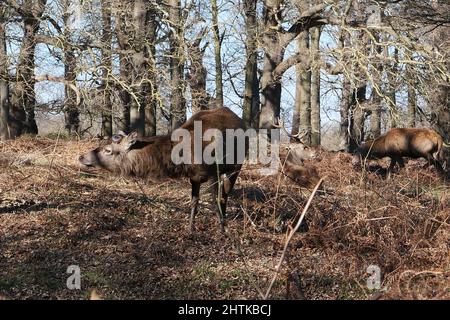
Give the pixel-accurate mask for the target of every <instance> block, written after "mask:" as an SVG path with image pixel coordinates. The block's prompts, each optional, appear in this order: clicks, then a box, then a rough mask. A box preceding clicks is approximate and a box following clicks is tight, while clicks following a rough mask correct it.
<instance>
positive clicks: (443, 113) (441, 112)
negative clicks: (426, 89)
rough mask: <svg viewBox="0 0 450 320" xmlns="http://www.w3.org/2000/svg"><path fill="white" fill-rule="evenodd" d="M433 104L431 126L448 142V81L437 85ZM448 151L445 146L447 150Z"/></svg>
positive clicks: (449, 138)
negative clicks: (434, 106)
mask: <svg viewBox="0 0 450 320" xmlns="http://www.w3.org/2000/svg"><path fill="white" fill-rule="evenodd" d="M435 105H436V108H435V109H434V110H435V111H434V110H433V112H432V116H433V118H434V121H433V122H434V125H433V127H434V129H436V131H437V132H438V133H439V134H440V135H441V136H442V138H444V141H445V142H446V143H450V87H449V85H448V83H446V84H440V85H439V86H438V87H437V92H436V95H435ZM449 151H450V150H448V148H447V152H449ZM449 160H450V159H449Z"/></svg>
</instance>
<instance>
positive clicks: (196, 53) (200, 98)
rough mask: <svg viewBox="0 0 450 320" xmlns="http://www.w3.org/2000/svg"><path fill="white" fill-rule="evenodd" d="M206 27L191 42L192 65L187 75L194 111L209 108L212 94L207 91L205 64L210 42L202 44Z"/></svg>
mask: <svg viewBox="0 0 450 320" xmlns="http://www.w3.org/2000/svg"><path fill="white" fill-rule="evenodd" d="M205 32H206V29H203V30H201V31H200V32H199V34H197V36H196V38H195V40H194V41H193V42H192V43H190V44H189V56H190V66H189V69H188V70H189V72H188V75H187V80H188V82H189V87H190V88H191V100H192V102H191V107H192V113H197V112H199V111H201V110H207V109H208V108H209V102H210V95H209V94H208V92H207V91H206V77H207V75H208V72H207V70H206V68H205V66H204V65H203V56H204V54H205V50H206V48H207V46H208V43H206V44H205V45H203V47H202V46H201V42H202V40H203V37H204V35H205Z"/></svg>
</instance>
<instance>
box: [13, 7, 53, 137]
mask: <svg viewBox="0 0 450 320" xmlns="http://www.w3.org/2000/svg"><path fill="white" fill-rule="evenodd" d="M46 2H47V1H46V0H38V1H36V2H35V1H33V0H25V1H24V3H23V6H22V8H23V11H24V12H26V15H24V16H22V19H23V32H24V34H23V39H22V45H21V47H20V53H19V60H18V63H17V69H16V79H17V82H16V83H15V84H14V87H13V90H12V97H11V103H10V114H11V116H12V117H13V118H14V121H15V122H16V123H17V122H22V125H17V126H16V127H15V128H14V130H15V132H14V133H12V136H19V135H20V134H22V133H30V134H37V132H38V128H37V125H36V120H35V110H34V108H35V105H36V93H35V90H34V86H35V84H36V81H35V74H34V69H35V62H34V56H35V51H36V44H37V41H36V34H37V33H38V31H39V25H40V19H41V17H42V14H43V13H44V10H45V5H46Z"/></svg>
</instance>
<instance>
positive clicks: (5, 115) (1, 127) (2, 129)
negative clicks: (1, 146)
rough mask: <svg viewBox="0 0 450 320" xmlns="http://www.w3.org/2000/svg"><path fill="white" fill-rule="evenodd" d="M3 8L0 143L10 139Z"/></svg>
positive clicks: (0, 24)
mask: <svg viewBox="0 0 450 320" xmlns="http://www.w3.org/2000/svg"><path fill="white" fill-rule="evenodd" d="M4 13H5V12H4V8H3V7H2V6H0V141H5V140H7V139H9V138H10V134H9V86H8V82H7V81H6V78H7V76H8V70H7V58H8V57H7V54H6V37H5V21H6V19H5V17H4Z"/></svg>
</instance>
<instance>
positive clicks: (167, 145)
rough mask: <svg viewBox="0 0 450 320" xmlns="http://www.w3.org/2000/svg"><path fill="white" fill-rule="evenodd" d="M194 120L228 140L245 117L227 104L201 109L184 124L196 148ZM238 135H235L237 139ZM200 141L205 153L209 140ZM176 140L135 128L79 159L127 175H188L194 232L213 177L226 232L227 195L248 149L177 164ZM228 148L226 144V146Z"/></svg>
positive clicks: (214, 197) (83, 163)
mask: <svg viewBox="0 0 450 320" xmlns="http://www.w3.org/2000/svg"><path fill="white" fill-rule="evenodd" d="M195 121H200V122H201V126H202V134H203V133H204V132H205V131H206V130H207V129H218V130H219V131H220V132H221V133H222V135H223V137H224V138H223V141H224V142H225V141H226V135H227V132H226V131H227V129H233V130H237V129H243V128H244V125H243V122H242V120H241V119H240V118H239V117H238V116H237V115H236V114H235V113H234V112H232V111H231V110H230V109H228V108H218V109H213V110H204V111H200V112H198V113H196V114H195V115H193V116H192V117H191V118H190V119H189V120H188V121H187V122H186V123H184V124H183V125H182V126H181V128H182V129H185V130H186V131H187V132H189V134H190V138H191V139H190V140H191V144H192V146H193V148H192V150H194V148H195V147H194V140H195V138H194V137H193V136H194V122H195ZM238 131H239V130H238ZM242 134H243V130H242ZM237 135H238V134H236V136H237ZM236 136H235V137H233V138H234V140H235V141H236V139H237V137H236ZM200 138H201V137H200ZM201 143H202V145H201V151H202V154H203V151H204V150H205V147H206V146H208V143H206V142H205V141H203V139H202V140H201ZM177 144H178V142H176V141H172V138H171V135H162V136H155V137H150V138H140V137H138V136H137V133H136V132H133V133H131V134H129V135H125V134H124V133H119V134H116V135H114V136H113V138H112V141H110V142H109V143H107V144H105V145H102V146H100V147H98V148H96V149H94V150H92V151H90V152H88V153H86V154H84V155H81V156H80V157H79V161H80V163H81V164H82V165H84V166H87V167H97V168H103V169H106V170H108V171H111V172H115V173H120V174H122V175H127V176H136V177H171V178H179V177H187V178H189V179H190V182H191V185H192V202H191V214H190V220H189V228H190V231H191V232H192V231H193V224H194V216H195V214H196V213H197V210H198V203H199V197H200V185H201V184H202V183H205V182H207V181H208V180H212V181H213V192H212V194H213V202H215V203H216V204H217V209H218V217H219V221H220V228H221V231H222V232H224V230H225V228H224V227H225V213H226V206H227V200H228V195H229V193H230V192H231V190H232V189H233V186H234V184H235V182H236V179H237V177H238V175H239V172H240V169H241V166H242V162H240V161H239V159H238V157H239V156H238V155H237V153H238V152H244V158H245V151H242V150H240V151H239V150H237V149H238V148H233V150H234V151H233V152H234V155H233V161H232V162H233V163H228V161H227V162H225V161H222V162H224V163H220V162H217V163H212V164H207V163H205V162H204V161H203V160H202V161H201V162H200V163H198V162H197V163H198V164H195V162H190V163H181V164H175V163H174V161H173V159H172V151H173V148H174V147H175V146H176V145H177ZM225 149H226V146H224V150H225ZM224 154H226V152H224ZM192 156H193V155H192Z"/></svg>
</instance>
